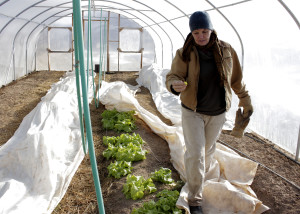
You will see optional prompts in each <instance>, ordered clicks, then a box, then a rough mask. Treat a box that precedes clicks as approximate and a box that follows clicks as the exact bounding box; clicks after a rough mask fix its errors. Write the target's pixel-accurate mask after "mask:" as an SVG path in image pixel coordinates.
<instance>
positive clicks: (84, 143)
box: [74, 24, 87, 155]
mask: <svg viewBox="0 0 300 214" xmlns="http://www.w3.org/2000/svg"><path fill="white" fill-rule="evenodd" d="M75 26H76V24H75V25H74V29H75V28H76V27H75ZM74 38H76V39H75V41H76V42H74V43H75V44H74V46H75V49H76V50H78V44H77V35H76V34H74ZM78 67H79V54H78V52H77V51H75V75H76V90H77V100H78V109H79V121H80V131H81V142H82V147H83V151H84V154H85V155H86V145H87V144H86V140H85V133H84V127H83V116H82V103H81V93H80V82H79V79H80V77H79V71H78Z"/></svg>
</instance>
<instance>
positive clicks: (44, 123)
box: [0, 72, 93, 214]
mask: <svg viewBox="0 0 300 214" xmlns="http://www.w3.org/2000/svg"><path fill="white" fill-rule="evenodd" d="M75 81H76V79H75V75H74V72H71V73H66V75H65V77H64V78H63V79H61V80H60V81H59V82H57V83H56V84H54V85H53V86H52V88H51V89H50V90H49V91H48V93H47V94H46V95H45V96H44V97H43V98H42V100H41V102H40V103H39V104H38V105H37V106H36V107H35V108H34V109H33V110H32V111H31V112H30V113H29V114H28V115H27V116H26V117H24V119H23V121H22V123H21V124H20V127H19V128H18V130H17V131H16V132H15V134H14V136H13V137H12V138H11V139H9V141H8V142H7V143H6V144H4V145H3V146H2V147H1V148H0V213H1V214H6V213H9V214H24V213H32V214H41V213H51V212H52V211H53V210H54V208H55V207H56V206H57V204H58V203H59V202H60V200H61V199H62V197H63V196H64V194H65V192H66V191H67V188H68V186H69V184H70V182H71V180H72V177H73V175H74V174H75V172H76V170H77V168H78V166H79V165H80V163H81V161H82V159H83V158H84V152H83V148H82V143H81V133H80V123H79V116H78V115H79V113H78V102H77V92H76V82H75ZM90 82H92V81H90ZM89 87H90V89H89V91H90V93H89V97H90V98H89V101H91V99H92V97H93V96H92V94H93V93H91V92H92V91H93V90H92V84H90V85H89Z"/></svg>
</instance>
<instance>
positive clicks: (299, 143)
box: [295, 125, 300, 161]
mask: <svg viewBox="0 0 300 214" xmlns="http://www.w3.org/2000/svg"><path fill="white" fill-rule="evenodd" d="M299 150H300V125H299V133H298V144H297V149H296V156H295V160H296V161H298V160H299Z"/></svg>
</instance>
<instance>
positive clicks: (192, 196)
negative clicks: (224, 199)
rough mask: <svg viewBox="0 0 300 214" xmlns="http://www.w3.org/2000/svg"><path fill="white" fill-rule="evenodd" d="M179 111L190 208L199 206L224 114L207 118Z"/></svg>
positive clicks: (188, 111)
mask: <svg viewBox="0 0 300 214" xmlns="http://www.w3.org/2000/svg"><path fill="white" fill-rule="evenodd" d="M181 110H182V129H183V135H184V141H185V146H186V152H185V155H184V164H185V172H186V181H187V185H188V188H189V194H188V202H189V205H190V206H201V203H202V190H203V183H204V178H205V172H207V171H208V170H209V167H210V164H211V160H212V159H213V155H214V152H215V149H216V140H217V138H218V136H219V134H220V132H221V130H222V127H223V124H224V122H225V113H223V114H220V115H217V116H208V115H204V114H199V113H197V112H193V111H191V110H188V109H186V108H183V107H182V109H181Z"/></svg>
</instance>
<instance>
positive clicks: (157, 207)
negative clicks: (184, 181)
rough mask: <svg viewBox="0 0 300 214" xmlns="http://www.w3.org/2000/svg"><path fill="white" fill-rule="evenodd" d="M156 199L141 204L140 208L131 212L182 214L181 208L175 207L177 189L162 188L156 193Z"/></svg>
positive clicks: (134, 213) (136, 213)
mask: <svg viewBox="0 0 300 214" xmlns="http://www.w3.org/2000/svg"><path fill="white" fill-rule="evenodd" d="M156 197H157V198H158V200H157V201H156V202H155V201H153V200H151V201H149V202H146V203H144V204H143V206H142V207H141V208H138V209H133V211H132V212H131V214H148V213H151V214H182V210H180V209H178V208H177V207H176V202H177V200H178V197H179V192H178V191H177V190H174V191H171V190H163V191H161V192H159V193H158V194H156Z"/></svg>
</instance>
